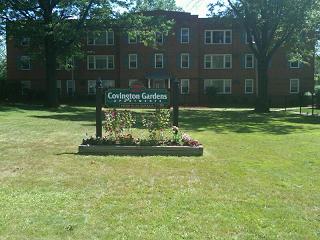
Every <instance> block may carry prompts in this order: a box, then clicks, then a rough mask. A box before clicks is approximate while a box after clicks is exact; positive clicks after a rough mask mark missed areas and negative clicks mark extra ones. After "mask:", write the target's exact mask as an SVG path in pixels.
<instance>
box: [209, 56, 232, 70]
mask: <svg viewBox="0 0 320 240" xmlns="http://www.w3.org/2000/svg"><path fill="white" fill-rule="evenodd" d="M219 56H223V68H214V67H213V58H214V57H219ZM207 57H210V67H209V68H208V67H207V66H206V58H207ZM227 57H230V67H226V58H227ZM203 61H204V66H203V67H204V69H232V54H205V55H204V59H203Z"/></svg>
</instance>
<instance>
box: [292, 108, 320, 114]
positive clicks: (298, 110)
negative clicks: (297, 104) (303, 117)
mask: <svg viewBox="0 0 320 240" xmlns="http://www.w3.org/2000/svg"><path fill="white" fill-rule="evenodd" d="M290 111H292V112H296V113H297V112H298V113H299V112H300V108H294V109H290ZM301 112H302V113H303V114H308V115H311V114H312V109H311V107H303V108H301ZM313 114H316V115H320V109H317V108H314V109H313Z"/></svg>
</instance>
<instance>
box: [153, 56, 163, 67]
mask: <svg viewBox="0 0 320 240" xmlns="http://www.w3.org/2000/svg"><path fill="white" fill-rule="evenodd" d="M157 56H161V67H157ZM163 67H164V64H163V53H155V54H154V68H157V69H162V68H163Z"/></svg>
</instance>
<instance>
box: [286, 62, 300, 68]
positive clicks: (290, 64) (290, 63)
mask: <svg viewBox="0 0 320 240" xmlns="http://www.w3.org/2000/svg"><path fill="white" fill-rule="evenodd" d="M296 62H297V63H298V66H297V67H295V66H292V64H293V63H296ZM289 66H290V69H299V68H301V63H300V61H289Z"/></svg>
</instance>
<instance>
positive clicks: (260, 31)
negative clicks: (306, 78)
mask: <svg viewBox="0 0 320 240" xmlns="http://www.w3.org/2000/svg"><path fill="white" fill-rule="evenodd" d="M217 7H220V11H217ZM221 7H224V9H223V11H221ZM319 9H320V8H319V1H317V0H227V1H224V2H221V1H216V2H215V3H213V4H211V5H210V7H209V10H210V11H211V14H212V16H217V13H218V15H219V16H224V17H226V16H229V17H231V18H235V19H236V20H237V21H239V22H240V23H241V25H242V26H243V28H244V30H245V31H246V34H247V36H250V37H249V39H251V41H249V46H250V49H251V50H252V52H253V53H254V55H255V57H256V60H257V73H258V86H257V90H258V99H257V104H256V108H255V110H256V111H257V112H269V99H268V98H269V96H268V81H269V79H268V66H269V63H270V60H271V59H272V57H273V55H274V54H275V52H276V51H277V50H278V49H279V48H281V47H285V48H287V49H288V50H290V51H291V52H292V53H293V54H294V56H292V57H295V58H297V57H298V58H301V57H302V56H311V55H313V53H314V43H315V42H314V40H315V39H314V36H313V35H314V34H313V33H314V31H315V29H316V24H317V17H316V16H317V15H318V14H319ZM301 50H303V51H301ZM310 50H311V51H310Z"/></svg>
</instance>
